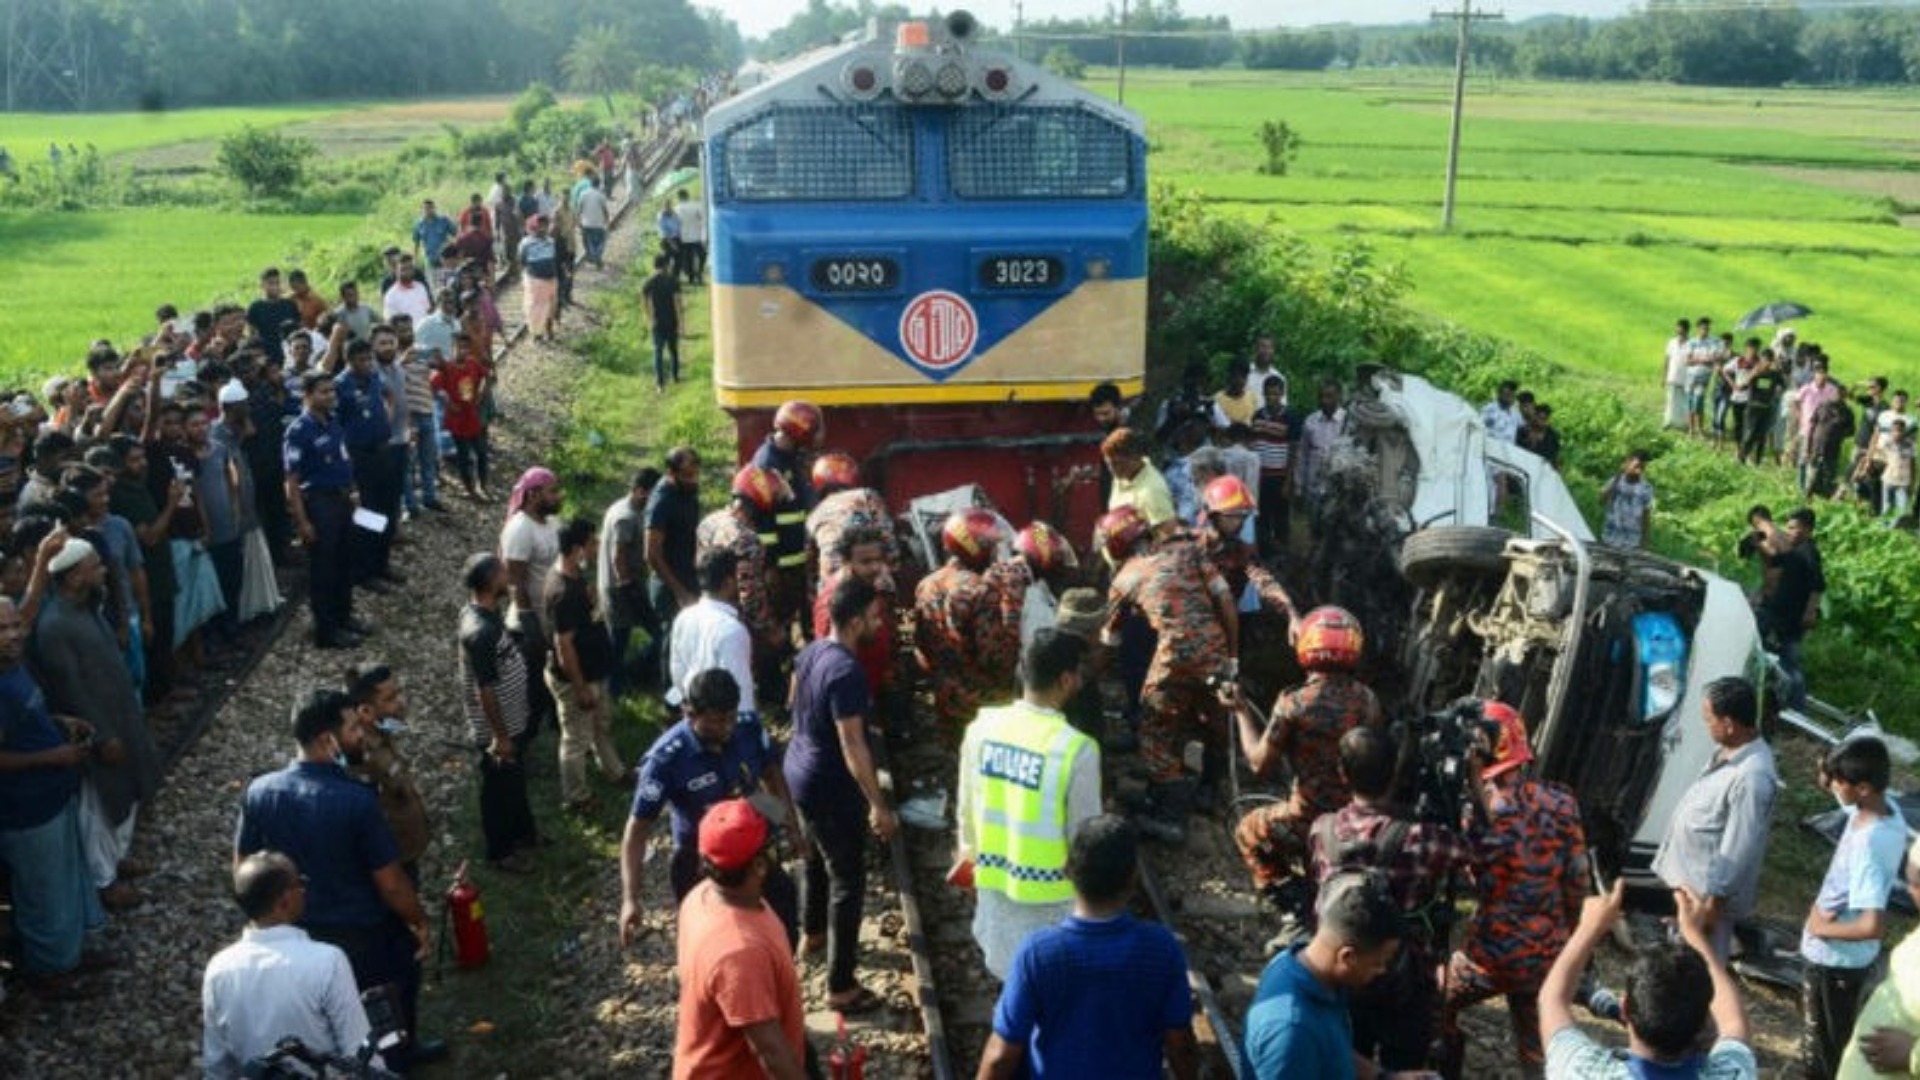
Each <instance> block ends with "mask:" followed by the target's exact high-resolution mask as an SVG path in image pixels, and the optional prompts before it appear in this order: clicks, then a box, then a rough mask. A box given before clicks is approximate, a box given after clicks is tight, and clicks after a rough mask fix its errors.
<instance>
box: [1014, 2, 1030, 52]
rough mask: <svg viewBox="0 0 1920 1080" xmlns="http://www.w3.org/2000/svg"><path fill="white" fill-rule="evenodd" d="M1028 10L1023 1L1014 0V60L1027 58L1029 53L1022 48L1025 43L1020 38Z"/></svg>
mask: <svg viewBox="0 0 1920 1080" xmlns="http://www.w3.org/2000/svg"><path fill="white" fill-rule="evenodd" d="M1026 10H1027V6H1026V4H1025V3H1024V2H1023V0H1013V58H1014V59H1015V60H1025V59H1026V58H1027V51H1026V50H1025V49H1023V48H1021V46H1022V45H1024V44H1025V42H1024V41H1022V40H1021V38H1020V35H1021V33H1022V27H1023V26H1024V25H1025V15H1026Z"/></svg>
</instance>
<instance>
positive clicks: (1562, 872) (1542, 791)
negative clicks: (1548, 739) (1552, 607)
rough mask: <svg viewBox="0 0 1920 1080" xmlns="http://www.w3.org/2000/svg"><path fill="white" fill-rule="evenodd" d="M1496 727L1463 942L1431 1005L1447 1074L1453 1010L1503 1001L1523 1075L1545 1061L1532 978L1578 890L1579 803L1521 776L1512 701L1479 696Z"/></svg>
mask: <svg viewBox="0 0 1920 1080" xmlns="http://www.w3.org/2000/svg"><path fill="white" fill-rule="evenodd" d="M1481 716H1482V718H1483V719H1485V720H1487V721H1490V722H1492V723H1494V724H1497V725H1499V734H1498V735H1497V736H1496V737H1495V738H1494V740H1493V753H1492V755H1491V757H1492V761H1491V762H1490V763H1489V764H1488V765H1487V766H1486V768H1484V769H1481V770H1480V784H1481V793H1482V804H1483V805H1484V806H1485V807H1486V827H1485V828H1484V829H1481V830H1479V831H1478V834H1477V835H1476V836H1475V837H1474V839H1473V847H1474V854H1475V859H1474V867H1473V877H1474V884H1475V886H1476V887H1477V893H1478V895H1477V900H1478V902H1477V903H1476V904H1475V905H1474V912H1473V918H1472V919H1471V920H1470V921H1469V922H1468V924H1467V934H1466V941H1465V942H1464V943H1463V944H1462V945H1461V947H1460V948H1459V949H1458V950H1456V951H1455V952H1454V954H1453V958H1452V959H1451V960H1450V961H1449V962H1448V963H1447V971H1446V979H1445V988H1444V993H1443V994H1442V1000H1441V1007H1440V1045H1441V1054H1440V1061H1439V1062H1438V1064H1439V1066H1440V1071H1441V1073H1442V1074H1443V1075H1445V1076H1447V1077H1449V1078H1450V1080H1451V1078H1456V1077H1459V1076H1460V1075H1461V1067H1462V1064H1463V1063H1464V1059H1465V1055H1466V1035H1465V1033H1464V1032H1463V1031H1461V1029H1460V1014H1461V1012H1462V1011H1464V1010H1466V1009H1468V1008H1470V1007H1472V1006H1473V1005H1476V1004H1478V1003H1479V1002H1482V1001H1485V1000H1487V999H1488V998H1491V997H1493V996H1495V995H1496V994H1504V995H1506V998H1507V1012H1508V1015H1509V1016H1510V1017H1511V1019H1512V1021H1513V1041H1514V1047H1515V1050H1516V1056H1517V1057H1518V1058H1519V1059H1520V1066H1521V1068H1522V1069H1523V1070H1525V1071H1526V1074H1527V1075H1528V1076H1539V1075H1540V1074H1541V1071H1542V1070H1543V1069H1544V1068H1545V1067H1546V1052H1545V1051H1544V1049H1543V1048H1542V1047H1541V1044H1540V1004H1539V993H1540V984H1541V983H1543V982H1545V981H1546V978H1547V971H1548V970H1549V969H1550V968H1552V967H1553V961H1554V957H1556V956H1558V955H1559V954H1560V949H1561V947H1562V946H1563V945H1565V944H1566V941H1567V938H1568V937H1569V936H1571V934H1572V933H1573V928H1574V926H1575V925H1576V924H1577V923H1578V922H1579V921H1580V905H1581V903H1582V902H1583V900H1584V899H1585V897H1586V894H1587V844H1586V836H1585V833H1584V831H1583V830H1582V829H1581V826H1580V807H1579V804H1578V803H1576V802H1575V801H1574V797H1573V793H1572V792H1570V791H1568V790H1567V789H1566V788H1564V787H1562V786H1561V785H1559V784H1552V783H1546V782H1543V781H1539V780H1532V779H1528V777H1527V775H1526V766H1527V765H1528V764H1529V763H1530V762H1532V761H1533V748H1532V747H1531V746H1529V745H1528V742H1527V724H1526V721H1525V720H1523V719H1521V717H1520V714H1519V713H1518V712H1515V711H1514V710H1513V708H1512V707H1511V706H1508V705H1506V704H1503V703H1501V702H1498V701H1488V702H1485V703H1484V704H1483V705H1482V706H1481Z"/></svg>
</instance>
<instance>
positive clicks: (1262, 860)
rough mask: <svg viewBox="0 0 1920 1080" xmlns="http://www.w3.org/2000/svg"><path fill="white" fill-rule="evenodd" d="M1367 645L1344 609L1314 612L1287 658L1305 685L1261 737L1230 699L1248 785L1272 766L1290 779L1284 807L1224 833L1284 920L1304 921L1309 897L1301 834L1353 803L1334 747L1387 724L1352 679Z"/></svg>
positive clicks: (1285, 699)
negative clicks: (1296, 664) (1354, 733)
mask: <svg viewBox="0 0 1920 1080" xmlns="http://www.w3.org/2000/svg"><path fill="white" fill-rule="evenodd" d="M1365 651H1366V636H1365V634H1364V633H1363V632H1362V630H1361V627H1360V621H1359V620H1358V619H1355V618H1354V617H1353V616H1352V615H1351V614H1349V613H1348V612H1347V611H1346V610H1345V609H1344V608H1337V607H1320V608H1315V609H1313V610H1312V611H1311V612H1308V613H1307V617H1306V618H1304V619H1302V620H1301V621H1300V633H1299V636H1298V637H1297V638H1296V639H1295V641H1294V655H1295V656H1296V657H1297V658H1298V659H1299V661H1300V667H1301V668H1302V669H1303V670H1304V671H1306V672H1307V681H1306V682H1304V683H1302V684H1301V685H1299V686H1296V687H1294V688H1293V689H1291V690H1288V691H1287V692H1286V693H1284V694H1281V695H1280V696H1279V698H1278V699H1276V700H1275V701H1274V703H1273V712H1272V715H1271V716H1269V717H1268V718H1267V719H1266V723H1265V726H1264V728H1263V727H1262V724H1261V717H1260V714H1259V712H1258V711H1256V710H1255V709H1254V707H1253V705H1252V703H1250V702H1248V701H1247V699H1246V698H1245V696H1243V695H1241V694H1239V693H1237V692H1236V693H1235V694H1234V703H1235V710H1234V711H1235V716H1236V725H1237V727H1238V729H1239V730H1238V735H1239V738H1240V748H1241V750H1242V751H1243V752H1244V753H1245V754H1246V756H1247V768H1248V770H1249V771H1251V772H1252V773H1253V775H1254V776H1256V777H1258V776H1266V775H1269V774H1271V773H1272V772H1273V771H1274V767H1275V766H1276V765H1277V764H1278V763H1280V762H1281V761H1285V762H1286V763H1287V767H1288V770H1289V771H1290V772H1291V773H1292V774H1293V789H1292V791H1290V792H1289V793H1288V795H1287V798H1286V799H1284V800H1281V801H1278V802H1273V803H1269V804H1267V805H1265V806H1261V807H1258V808H1256V809H1254V810H1252V811H1249V812H1248V813H1247V814H1246V815H1245V816H1244V817H1242V818H1241V819H1240V823H1239V825H1238V826H1237V827H1235V829H1234V831H1233V839H1234V843H1235V845H1236V846H1238V847H1239V849H1240V857H1241V858H1242V859H1243V860H1245V861H1246V864H1247V869H1248V870H1250V871H1252V872H1253V885H1254V888H1255V889H1257V890H1258V891H1259V892H1260V893H1261V895H1262V896H1263V897H1265V898H1266V899H1267V900H1269V901H1270V902H1271V903H1273V904H1274V906H1275V907H1277V908H1279V910H1280V912H1281V914H1282V915H1283V916H1293V917H1294V918H1296V919H1299V918H1303V917H1304V916H1305V914H1306V911H1307V909H1308V908H1310V907H1311V906H1312V903H1313V895H1314V892H1315V887H1314V884H1313V877H1312V875H1311V874H1310V873H1309V872H1308V865H1307V840H1308V831H1309V830H1310V829H1312V828H1313V822H1314V819H1315V818H1318V817H1319V816H1320V815H1321V814H1331V813H1333V812H1334V811H1335V810H1338V809H1340V808H1341V807H1342V806H1345V805H1346V804H1347V802H1348V801H1349V800H1350V799H1351V798H1352V797H1353V793H1352V792H1351V791H1348V790H1347V785H1346V781H1345V780H1344V779H1342V778H1341V775H1340V752H1339V749H1340V737H1341V736H1342V735H1345V734H1346V733H1347V732H1349V731H1351V730H1353V729H1354V728H1356V727H1360V726H1363V725H1364V726H1368V727H1379V726H1381V725H1382V724H1384V723H1385V722H1386V717H1385V714H1384V713H1383V712H1381V710H1380V702H1379V700H1378V699H1376V698H1375V697H1374V695H1373V691H1372V690H1370V689H1368V688H1367V685H1366V684H1365V683H1363V682H1361V681H1360V680H1359V679H1356V678H1354V676H1353V669H1354V667H1355V666H1357V665H1358V664H1359V663H1360V657H1361V655H1362V654H1363V653H1364V652H1365Z"/></svg>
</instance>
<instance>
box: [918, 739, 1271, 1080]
mask: <svg viewBox="0 0 1920 1080" xmlns="http://www.w3.org/2000/svg"><path fill="white" fill-rule="evenodd" d="M1114 770H1115V765H1114V763H1112V762H1110V763H1109V772H1110V773H1111V772H1113V771H1114ZM889 771H890V774H891V775H890V778H889V780H890V783H889V787H890V790H891V791H892V792H893V794H894V797H895V802H896V804H898V803H899V802H902V801H905V799H907V798H912V797H914V796H916V795H921V794H925V793H928V792H932V791H936V790H937V791H944V792H946V793H947V795H948V805H949V806H951V803H952V787H953V763H952V760H951V758H950V757H949V756H947V754H946V753H945V752H943V751H940V750H938V749H936V748H932V747H929V746H926V745H924V744H922V745H919V746H915V747H912V748H910V749H906V750H903V751H900V752H899V753H898V754H897V756H896V757H895V758H894V760H893V762H892V763H891V768H890V770H889ZM1109 790H1111V788H1109ZM1193 825H1194V826H1195V828H1194V831H1195V833H1200V832H1202V831H1206V832H1208V833H1217V834H1218V835H1217V837H1215V838H1214V839H1215V840H1216V841H1217V845H1222V846H1224V850H1225V851H1226V852H1227V853H1229V854H1228V855H1226V856H1224V857H1225V858H1227V859H1228V860H1229V861H1228V862H1227V863H1226V864H1223V863H1222V862H1221V859H1222V858H1223V856H1221V855H1220V854H1219V852H1220V850H1221V847H1220V846H1216V847H1214V848H1212V849H1208V848H1206V847H1205V846H1204V844H1203V845H1202V846H1201V850H1200V854H1199V857H1198V858H1195V857H1194V852H1189V851H1181V852H1177V853H1175V852H1165V851H1164V850H1155V849H1148V850H1146V851H1144V852H1143V857H1142V859H1141V866H1140V883H1141V889H1140V897H1139V899H1140V901H1141V903H1140V904H1137V905H1136V914H1137V915H1139V916H1140V917H1143V918H1151V919H1153V920H1154V921H1156V922H1159V923H1161V924H1162V925H1164V926H1166V927H1168V928H1169V929H1170V930H1172V931H1173V933H1174V936H1175V937H1176V938H1178V939H1179V940H1180V942H1181V945H1182V948H1183V949H1184V950H1185V951H1186V955H1187V964H1188V967H1187V985H1188V987H1189V988H1190V989H1191V990H1192V992H1193V996H1194V1002H1195V1007H1196V1016H1195V1019H1196V1028H1197V1033H1198V1035H1199V1038H1200V1044H1201V1049H1202V1060H1203V1063H1204V1066H1203V1073H1202V1075H1204V1076H1210V1077H1214V1078H1216V1080H1226V1078H1231V1080H1244V1078H1246V1077H1250V1076H1251V1075H1252V1070H1251V1069H1250V1068H1248V1066H1247V1064H1246V1061H1245V1057H1244V1054H1243V1051H1242V1047H1241V1043H1240V1035H1239V1028H1238V1026H1237V1013H1238V1012H1242V1011H1244V1007H1245V1001H1244V1000H1241V999H1242V998H1248V997H1250V996H1251V988H1252V986H1253V984H1254V982H1255V981H1256V980H1257V978H1258V975H1259V972H1260V968H1261V967H1262V966H1263V965H1264V959H1265V958H1264V956H1263V955H1262V954H1261V952H1260V948H1261V942H1263V941H1264V940H1265V939H1266V936H1267V930H1266V927H1265V924H1264V923H1263V922H1262V923H1257V924H1256V922H1255V920H1257V919H1259V918H1261V917H1262V913H1261V911H1260V909H1259V907H1258V905H1256V904H1253V903H1252V902H1250V901H1245V900H1244V899H1242V898H1238V897H1236V896H1234V894H1233V891H1232V890H1233V888H1234V887H1235V886H1237V885H1239V884H1240V883H1241V882H1242V879H1243V877H1244V871H1243V870H1241V869H1240V867H1239V863H1238V860H1237V858H1232V857H1231V855H1230V853H1231V850H1232V845H1231V841H1230V839H1229V838H1228V836H1227V833H1226V828H1225V825H1224V824H1223V823H1219V822H1213V821H1206V822H1205V823H1204V824H1202V822H1201V820H1200V819H1195V821H1194V822H1193ZM888 855H889V858H888V864H889V869H890V871H891V875H892V879H893V880H892V883H893V886H894V888H895V890H896V891H897V895H898V897H899V902H900V907H901V911H902V914H903V916H904V918H903V925H902V926H901V928H900V931H899V933H897V934H896V935H894V936H895V937H896V938H897V939H898V940H900V942H901V944H902V945H903V946H904V947H905V948H906V949H907V950H908V951H909V952H910V954H911V957H912V970H913V977H914V983H915V984H916V985H915V986H914V988H913V991H912V993H911V994H910V995H909V996H910V997H911V998H912V1004H913V1006H914V1007H915V1008H916V1009H917V1010H918V1012H919V1019H920V1026H921V1030H922V1032H923V1034H924V1035H925V1037H926V1041H927V1054H928V1065H927V1070H926V1071H925V1072H924V1073H923V1074H922V1075H925V1076H929V1077H932V1078H934V1080H948V1078H951V1077H954V1076H972V1075H974V1071H975V1069H976V1068H977V1067H978V1063H979V1055H980V1052H981V1050H982V1049H983V1048H984V1047H985V1046H986V1042H987V1037H988V1035H989V1033H990V1031H991V1024H992V1016H993V1007H994V1003H995V1002H996V1001H997V1000H998V996H999V991H1000V986H999V983H998V981H997V980H995V979H994V978H993V977H992V976H991V975H989V974H988V973H987V972H986V969H985V966H984V963H983V961H982V959H981V956H980V951H979V948H978V946H976V945H975V944H974V941H973V935H972V916H973V900H972V897H971V896H970V895H969V894H967V893H964V892H961V891H960V890H957V889H955V888H954V887H952V886H951V885H949V884H947V882H946V872H947V869H948V868H949V867H951V865H952V863H953V831H952V828H951V827H950V826H949V827H946V828H942V829H940V830H937V831H936V830H927V829H918V828H913V827H911V826H908V827H903V828H902V829H901V830H900V831H899V832H898V833H896V834H895V836H894V839H893V841H892V843H891V844H890V845H889V852H888ZM1241 891H1244V890H1241ZM1223 987H1227V988H1231V989H1232V990H1233V991H1234V994H1235V996H1234V997H1233V998H1232V999H1229V998H1228V997H1227V996H1226V995H1224V994H1223V993H1222V989H1223Z"/></svg>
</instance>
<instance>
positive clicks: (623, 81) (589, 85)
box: [560, 26, 638, 118]
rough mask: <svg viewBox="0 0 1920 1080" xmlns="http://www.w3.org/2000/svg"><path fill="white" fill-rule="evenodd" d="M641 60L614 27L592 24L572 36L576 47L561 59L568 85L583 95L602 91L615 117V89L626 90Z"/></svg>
mask: <svg viewBox="0 0 1920 1080" xmlns="http://www.w3.org/2000/svg"><path fill="white" fill-rule="evenodd" d="M637 63H638V61H637V60H636V58H635V57H634V53H633V50H632V49H630V48H628V47H627V43H626V41H625V39H623V38H622V37H621V36H620V31H618V30H616V29H614V28H613V27H612V26H590V27H587V28H586V29H584V30H582V31H580V36H578V37H576V38H574V39H573V46H572V47H571V48H569V49H568V50H567V54H566V55H565V56H563V57H561V58H560V70H561V71H562V72H563V73H565V74H566V76H567V85H568V86H570V87H572V88H573V89H575V90H578V91H580V92H581V93H584V94H599V95H600V100H601V101H603V102H605V103H606V106H607V116H608V117H609V118H612V116H613V115H614V111H613V92H614V91H615V90H619V89H623V88H624V87H625V86H626V85H627V83H628V81H629V80H630V79H631V78H632V77H633V69H634V67H635V66H636V65H637Z"/></svg>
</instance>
